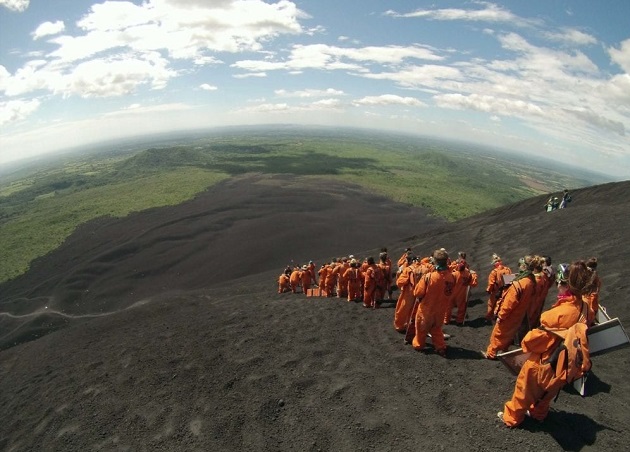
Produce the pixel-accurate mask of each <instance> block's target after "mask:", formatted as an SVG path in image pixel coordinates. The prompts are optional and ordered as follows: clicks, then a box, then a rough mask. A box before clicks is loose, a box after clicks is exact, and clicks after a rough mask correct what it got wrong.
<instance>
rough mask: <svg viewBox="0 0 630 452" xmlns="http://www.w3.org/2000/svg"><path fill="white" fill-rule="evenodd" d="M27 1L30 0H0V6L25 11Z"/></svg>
mask: <svg viewBox="0 0 630 452" xmlns="http://www.w3.org/2000/svg"><path fill="white" fill-rule="evenodd" d="M29 3H30V0H0V6H4V7H5V8H7V9H10V10H11V11H17V12H20V13H21V12H24V11H26V9H27V8H28V5H29Z"/></svg>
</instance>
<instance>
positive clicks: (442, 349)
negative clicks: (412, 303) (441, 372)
mask: <svg viewBox="0 0 630 452" xmlns="http://www.w3.org/2000/svg"><path fill="white" fill-rule="evenodd" d="M433 261H434V265H435V270H434V271H432V272H430V273H427V274H426V275H425V276H424V277H422V278H421V279H420V280H419V281H418V282H417V283H416V287H415V288H414V291H413V294H414V297H415V298H417V299H418V300H419V304H418V309H417V312H416V320H415V329H416V335H415V336H414V338H413V341H412V345H413V348H414V349H415V350H418V351H423V349H424V346H425V344H426V340H427V334H429V333H430V334H431V341H432V342H433V348H434V349H435V351H436V353H438V354H439V355H440V356H444V357H446V342H445V341H444V333H443V332H442V322H443V321H444V314H445V312H446V309H447V308H448V306H449V303H450V300H451V296H452V295H453V288H454V287H455V278H454V277H453V273H452V272H451V271H450V270H449V269H448V253H447V252H446V251H445V250H444V249H439V250H436V251H435V252H434V253H433Z"/></svg>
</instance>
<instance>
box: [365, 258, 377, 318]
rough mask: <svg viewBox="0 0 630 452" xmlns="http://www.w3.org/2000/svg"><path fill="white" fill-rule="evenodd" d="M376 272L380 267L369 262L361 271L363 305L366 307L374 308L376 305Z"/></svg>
mask: <svg viewBox="0 0 630 452" xmlns="http://www.w3.org/2000/svg"><path fill="white" fill-rule="evenodd" d="M378 272H380V269H379V268H378V267H377V266H376V264H371V265H368V266H367V268H366V270H365V272H364V273H363V276H364V277H363V306H364V307H366V308H374V307H375V306H376V303H375V300H374V293H375V292H376V284H377V281H378Z"/></svg>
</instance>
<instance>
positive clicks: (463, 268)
mask: <svg viewBox="0 0 630 452" xmlns="http://www.w3.org/2000/svg"><path fill="white" fill-rule="evenodd" d="M453 276H454V277H455V288H454V289H453V296H452V297H451V302H450V304H449V306H448V309H447V310H446V314H445V315H444V325H448V324H449V323H450V321H451V317H452V315H453V308H457V314H456V317H455V323H456V324H457V325H458V326H464V320H465V316H466V304H467V303H468V289H469V288H470V286H471V282H472V276H471V273H470V270H469V269H468V267H467V265H466V261H464V260H460V261H459V263H458V264H457V267H456V268H455V271H453Z"/></svg>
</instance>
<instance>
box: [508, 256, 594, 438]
mask: <svg viewBox="0 0 630 452" xmlns="http://www.w3.org/2000/svg"><path fill="white" fill-rule="evenodd" d="M589 273H590V272H589V270H588V269H587V267H586V264H585V263H584V262H583V261H577V262H574V263H573V264H571V266H570V267H569V266H568V265H567V264H561V265H560V266H559V268H558V273H557V275H558V276H557V281H558V301H557V303H556V304H554V305H553V307H552V308H551V309H549V310H548V311H545V312H543V314H542V315H541V318H540V323H541V328H537V329H534V330H532V331H530V332H529V333H527V335H526V336H525V337H524V338H523V340H522V341H521V347H522V348H523V351H524V352H526V353H530V355H529V357H528V358H527V361H525V363H524V364H523V367H521V370H520V372H519V374H518V378H517V380H516V384H515V386H514V394H513V395H512V399H511V400H509V401H508V402H506V403H505V405H504V407H503V411H500V412H499V413H497V415H498V416H499V418H500V419H501V420H502V421H503V423H504V424H505V425H506V426H508V427H516V426H518V425H519V424H521V423H522V422H523V420H524V419H525V417H526V416H530V417H532V418H533V419H536V420H538V421H543V420H544V419H545V418H546V417H547V414H548V413H549V405H550V404H551V401H552V400H553V399H555V398H556V396H557V395H558V392H560V390H561V389H562V387H563V386H564V385H565V384H566V383H567V381H566V379H561V378H560V379H559V378H557V377H556V369H554V367H553V366H552V364H550V358H551V356H552V353H553V352H554V351H555V350H556V348H557V346H558V345H559V344H560V341H561V339H560V338H558V337H557V336H556V335H555V334H553V333H551V332H550V331H548V330H553V329H567V328H570V327H572V326H573V325H574V324H576V323H578V322H581V323H587V322H588V316H589V315H591V314H592V311H591V313H588V314H586V315H585V314H584V313H585V308H584V305H586V303H582V300H581V297H582V294H584V293H587V292H589V291H590V290H592V279H591V275H590V274H589ZM586 309H588V306H586Z"/></svg>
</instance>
